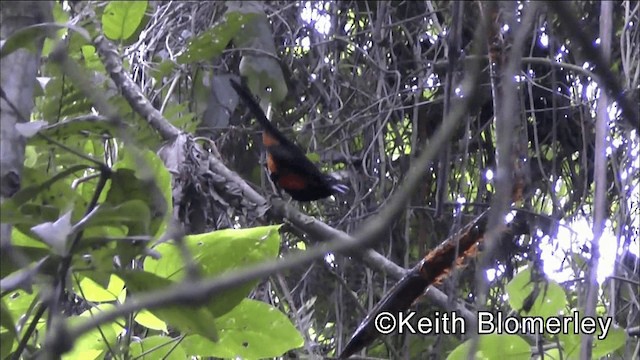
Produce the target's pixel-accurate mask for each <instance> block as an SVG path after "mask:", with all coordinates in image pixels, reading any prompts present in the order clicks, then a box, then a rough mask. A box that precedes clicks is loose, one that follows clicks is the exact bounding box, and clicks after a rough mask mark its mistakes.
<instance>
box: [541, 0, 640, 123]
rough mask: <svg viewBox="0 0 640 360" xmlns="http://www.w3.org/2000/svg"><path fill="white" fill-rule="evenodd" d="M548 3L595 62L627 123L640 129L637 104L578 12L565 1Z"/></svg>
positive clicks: (579, 45) (600, 76)
mask: <svg viewBox="0 0 640 360" xmlns="http://www.w3.org/2000/svg"><path fill="white" fill-rule="evenodd" d="M546 3H547V6H549V7H550V8H551V9H553V11H555V12H556V13H557V14H558V17H559V18H560V19H562V20H563V21H561V22H560V24H561V25H563V27H564V28H565V30H566V32H567V33H568V35H569V36H570V37H572V38H573V40H575V41H576V43H577V44H578V49H577V51H581V52H582V53H583V55H584V56H585V57H586V58H587V59H589V60H591V61H593V63H594V64H595V69H594V72H595V73H596V74H598V75H599V76H598V79H599V81H598V83H599V84H600V85H602V86H604V88H606V89H607V90H608V91H609V92H610V95H611V97H613V99H615V101H616V102H617V103H618V105H620V108H621V109H622V113H623V114H624V117H625V119H626V120H627V122H628V123H629V124H631V126H633V127H634V128H636V129H637V128H638V127H640V118H639V117H638V106H637V104H636V105H633V104H632V103H631V101H630V100H629V98H627V97H626V96H625V95H624V91H623V89H622V86H620V83H618V81H617V80H616V78H617V77H616V76H615V75H614V74H613V73H612V72H611V69H610V68H609V65H608V64H609V62H608V61H607V60H606V59H605V56H604V53H603V51H602V50H601V49H598V48H596V47H595V46H593V44H592V43H591V39H593V38H594V37H593V36H590V35H591V32H590V31H589V30H588V29H585V27H584V26H583V24H580V23H579V22H578V19H577V18H576V17H575V15H574V14H576V11H575V10H574V9H572V8H571V7H570V5H569V4H567V3H565V2H564V1H547V2H546ZM601 16H602V15H601Z"/></svg>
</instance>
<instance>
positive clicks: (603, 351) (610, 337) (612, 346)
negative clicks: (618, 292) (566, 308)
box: [558, 310, 627, 360]
mask: <svg viewBox="0 0 640 360" xmlns="http://www.w3.org/2000/svg"><path fill="white" fill-rule="evenodd" d="M574 311H575V310H574ZM571 316H573V313H572V315H571ZM582 318H583V315H582V314H579V316H578V319H582ZM600 319H601V321H604V320H605V319H604V318H603V317H600ZM579 321H581V320H579ZM573 323H574V322H571V324H572V325H573ZM569 331H570V332H569V333H566V334H565V333H560V334H558V338H559V339H560V342H561V343H562V349H563V352H562V355H563V358H564V359H568V360H572V359H580V358H581V357H580V344H582V333H577V334H576V333H574V332H573V326H570V327H569ZM626 341H627V334H626V332H625V331H624V329H621V328H613V325H611V327H610V328H609V329H608V332H607V333H606V334H604V336H603V334H602V329H601V328H600V326H597V327H596V332H595V334H593V347H592V348H591V349H592V350H591V356H592V357H593V358H594V359H597V358H600V357H603V356H606V355H608V354H611V353H612V352H614V351H616V350H617V349H619V348H620V347H622V346H623V345H624V344H625V342H626Z"/></svg>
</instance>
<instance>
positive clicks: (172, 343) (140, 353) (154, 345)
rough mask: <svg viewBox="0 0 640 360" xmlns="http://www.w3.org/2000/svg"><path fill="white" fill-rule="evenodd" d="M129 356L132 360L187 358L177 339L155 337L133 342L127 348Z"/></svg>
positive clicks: (177, 359)
mask: <svg viewBox="0 0 640 360" xmlns="http://www.w3.org/2000/svg"><path fill="white" fill-rule="evenodd" d="M129 355H130V356H131V358H132V359H139V360H155V359H163V360H184V359H188V358H189V357H188V356H187V353H186V352H185V351H184V349H183V347H182V344H181V343H180V339H179V338H177V339H174V338H171V337H168V336H157V335H156V336H149V337H146V338H145V339H143V340H142V341H136V342H133V343H132V344H131V346H130V347H129Z"/></svg>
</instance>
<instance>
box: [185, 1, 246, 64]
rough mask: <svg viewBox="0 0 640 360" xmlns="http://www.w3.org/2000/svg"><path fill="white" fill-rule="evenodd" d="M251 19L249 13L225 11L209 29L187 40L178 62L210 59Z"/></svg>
mask: <svg viewBox="0 0 640 360" xmlns="http://www.w3.org/2000/svg"><path fill="white" fill-rule="evenodd" d="M253 19H254V17H253V16H252V15H251V14H240V13H237V12H233V13H229V12H228V13H226V14H225V16H224V18H223V19H222V20H220V21H219V22H217V23H216V24H215V25H214V26H213V27H212V28H211V29H210V30H208V31H205V32H204V33H202V34H200V35H199V36H198V37H196V38H194V39H192V40H191V41H190V42H189V44H188V45H187V50H186V51H185V52H184V53H182V54H181V55H180V56H178V63H180V64H192V63H195V62H198V61H210V60H211V59H213V58H215V57H216V56H218V55H220V54H221V53H222V50H224V49H225V48H226V47H227V45H229V42H230V41H231V39H232V38H233V37H234V36H235V35H236V34H237V33H238V31H240V29H241V28H242V26H246V24H249V23H251V21H253Z"/></svg>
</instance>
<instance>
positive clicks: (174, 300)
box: [64, 69, 479, 340]
mask: <svg viewBox="0 0 640 360" xmlns="http://www.w3.org/2000/svg"><path fill="white" fill-rule="evenodd" d="M475 70H477V69H475ZM478 73H479V71H470V72H469V74H470V76H469V77H468V78H467V80H466V81H465V84H464V87H463V88H464V93H465V94H468V95H467V96H466V97H464V98H463V99H462V101H461V103H460V104H459V106H457V107H456V109H455V110H454V111H452V113H451V114H450V115H449V116H448V117H447V118H446V119H445V121H443V123H442V126H441V127H440V128H439V129H438V131H437V132H436V134H434V136H433V137H432V138H431V139H430V142H429V146H428V147H426V148H425V149H424V150H423V152H422V153H421V154H420V156H419V157H418V158H417V159H416V162H415V166H414V167H412V168H411V169H410V170H409V172H408V174H407V176H406V177H405V179H404V181H403V182H402V184H401V185H400V187H399V189H398V191H397V193H396V194H395V195H394V196H393V197H392V198H391V199H390V200H389V202H388V205H387V206H385V207H384V208H383V209H382V210H381V211H380V212H379V213H378V214H377V215H375V216H373V217H372V218H370V219H369V220H367V221H366V222H365V223H364V224H363V225H362V226H361V228H360V229H359V230H358V231H357V232H356V234H355V235H354V236H353V237H352V238H351V237H349V236H348V235H346V234H344V233H342V232H340V233H336V235H342V234H344V236H339V237H337V238H336V237H333V236H332V237H331V239H332V240H331V241H330V242H328V243H321V244H320V245H318V246H316V247H314V248H311V249H309V250H307V251H305V252H303V253H297V254H295V255H293V256H288V257H286V258H285V259H284V260H280V261H278V260H272V261H269V262H265V263H262V264H259V265H256V266H253V267H250V268H245V269H241V270H237V271H234V272H232V273H225V274H223V275H221V276H219V277H217V278H215V279H209V280H203V281H194V282H191V281H185V282H182V283H179V284H176V285H173V286H170V287H168V288H166V289H163V290H159V291H153V292H150V293H146V294H142V295H139V296H134V297H132V298H131V299H130V300H127V302H125V303H124V304H122V305H121V306H118V307H116V308H115V309H113V310H110V311H105V312H102V313H100V314H98V315H96V316H95V317H93V318H91V320H88V321H86V322H84V323H82V324H80V325H78V326H75V327H73V328H71V329H68V331H65V332H64V334H65V337H66V338H67V339H70V340H75V339H77V338H78V337H79V336H81V335H82V334H84V333H86V332H88V331H90V330H91V329H93V328H95V327H96V326H98V325H100V324H104V323H107V322H110V321H114V320H115V319H117V318H118V317H121V316H123V315H127V314H130V313H132V312H135V311H138V310H140V309H143V308H144V309H156V308H159V307H163V306H167V305H175V304H179V303H187V304H189V305H193V304H194V303H204V302H206V301H208V299H210V298H211V297H212V296H213V295H215V294H218V293H220V292H223V291H225V290H229V289H232V288H235V287H237V286H238V285H241V284H244V283H247V282H249V281H252V280H256V279H261V278H264V277H266V276H270V275H273V274H276V273H278V272H280V271H283V270H287V269H292V268H295V267H298V266H301V265H305V264H308V263H310V262H312V261H314V260H317V259H321V258H323V257H324V256H325V254H326V253H328V252H332V253H344V252H347V251H349V250H354V249H359V248H364V247H367V246H370V245H372V244H373V243H374V242H375V241H376V240H378V238H379V237H380V234H383V233H384V231H385V229H387V228H388V227H389V226H390V225H391V223H392V222H393V221H394V220H395V218H396V216H397V215H398V214H400V213H401V212H402V210H403V209H404V207H405V204H406V202H407V201H408V200H409V199H410V197H411V196H412V190H413V189H415V187H416V186H418V184H420V182H421V181H422V179H423V178H424V176H425V175H426V174H427V172H426V171H425V169H427V168H428V164H429V162H430V161H432V160H433V159H434V157H435V155H436V154H437V152H438V151H439V149H440V148H441V147H442V146H444V144H445V143H446V141H448V140H449V137H450V136H451V135H452V134H453V132H454V130H455V129H456V128H457V126H458V124H459V122H460V120H461V119H462V118H463V116H464V115H465V114H466V112H467V109H468V107H469V106H470V104H471V102H472V100H473V99H475V94H476V93H477V89H478V86H477V77H478V75H477V74H478ZM210 164H215V165H216V166H218V167H221V168H220V170H223V171H221V172H220V173H219V175H222V176H224V177H227V176H228V177H229V180H230V181H232V180H240V182H239V183H238V184H237V185H238V186H239V187H240V188H241V189H242V190H246V191H247V192H246V193H245V194H244V195H245V196H246V197H248V198H250V199H252V200H260V199H262V200H264V199H263V198H262V197H261V196H260V195H259V194H257V193H256V192H255V191H253V189H251V188H250V187H248V185H247V184H246V183H244V181H241V179H239V177H238V175H237V174H235V173H233V172H232V171H230V170H229V169H226V167H224V165H222V164H221V163H220V162H219V160H217V159H212V160H211V161H210ZM236 177H237V178H236ZM256 203H257V204H262V203H264V202H259V201H257V202H256ZM287 210H293V209H287ZM290 218H291V217H290ZM300 218H301V214H300ZM312 223H320V222H319V221H317V220H314V221H312ZM324 226H327V225H324ZM305 228H306V227H305ZM319 228H321V227H319ZM335 231H337V230H335ZM429 293H431V291H430V292H429ZM433 293H436V294H438V293H437V292H433ZM442 295H443V294H442ZM444 296H445V297H446V295H444ZM434 298H435V297H434Z"/></svg>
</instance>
